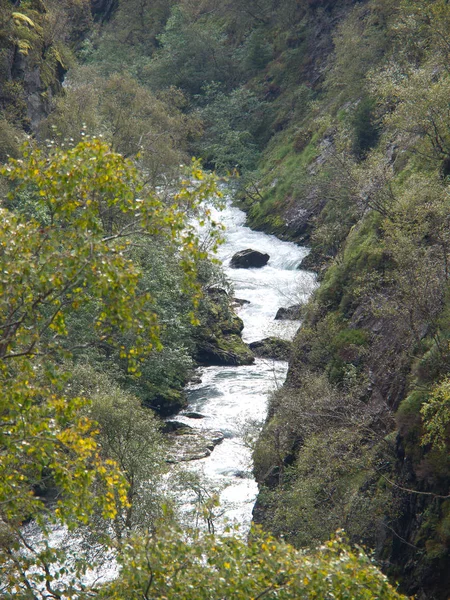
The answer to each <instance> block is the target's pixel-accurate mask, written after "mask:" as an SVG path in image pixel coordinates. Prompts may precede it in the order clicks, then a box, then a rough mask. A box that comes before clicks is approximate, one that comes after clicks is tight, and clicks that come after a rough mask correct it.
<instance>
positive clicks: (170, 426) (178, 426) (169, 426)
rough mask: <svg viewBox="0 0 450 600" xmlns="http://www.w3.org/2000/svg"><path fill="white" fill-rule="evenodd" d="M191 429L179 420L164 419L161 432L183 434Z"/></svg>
mask: <svg viewBox="0 0 450 600" xmlns="http://www.w3.org/2000/svg"><path fill="white" fill-rule="evenodd" d="M191 429H192V427H191V426H190V425H186V423H182V422H181V421H165V422H164V425H163V426H162V430H161V431H162V432H163V433H176V434H184V433H188V432H189V430H191Z"/></svg>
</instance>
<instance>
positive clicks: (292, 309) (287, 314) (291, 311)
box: [275, 304, 302, 321]
mask: <svg viewBox="0 0 450 600" xmlns="http://www.w3.org/2000/svg"><path fill="white" fill-rule="evenodd" d="M301 309H302V307H301V304H294V305H293V306H288V307H287V308H283V307H281V308H279V309H278V311H277V314H276V315H275V320H276V321H299V320H300V318H301Z"/></svg>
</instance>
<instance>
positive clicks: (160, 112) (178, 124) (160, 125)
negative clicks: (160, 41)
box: [39, 68, 200, 185]
mask: <svg viewBox="0 0 450 600" xmlns="http://www.w3.org/2000/svg"><path fill="white" fill-rule="evenodd" d="M184 105H185V100H184V97H183V95H182V94H181V92H179V91H176V90H174V89H171V90H168V91H167V92H166V93H165V94H164V95H160V96H156V95H154V94H152V93H151V92H150V91H149V90H148V89H146V88H144V87H143V86H141V85H140V84H139V83H138V82H137V81H136V80H135V79H134V78H132V77H131V76H130V75H128V74H121V75H119V74H115V75H111V76H110V77H109V78H108V79H104V78H103V77H100V76H99V75H98V74H97V72H96V71H95V70H93V69H91V68H80V69H78V70H75V71H72V75H71V80H69V84H68V86H67V88H66V91H65V95H64V96H63V97H61V98H60V99H59V100H58V102H57V105H56V107H55V110H54V111H53V113H52V114H51V115H50V116H49V117H48V118H47V119H45V120H44V121H43V122H42V123H41V124H40V127H39V131H40V135H41V136H42V137H46V138H50V139H56V140H57V141H58V142H59V143H66V144H67V143H69V144H70V143H77V142H78V141H80V140H81V139H82V138H83V136H84V135H85V133H86V132H88V133H89V134H91V135H102V136H103V137H104V138H105V139H106V140H107V141H108V142H109V143H110V144H111V145H112V147H113V148H114V150H116V151H117V152H120V153H121V154H122V155H124V156H125V157H128V158H132V159H133V160H134V161H135V164H136V166H137V167H138V168H140V170H141V171H142V172H143V173H145V177H146V180H147V181H148V182H149V183H151V184H152V185H157V184H159V185H161V184H162V183H163V182H166V181H167V180H168V179H170V178H172V177H173V176H174V175H175V174H176V175H178V174H179V172H180V163H183V162H186V161H187V153H186V146H187V142H188V140H189V139H191V138H194V137H195V136H197V135H198V132H199V130H200V125H199V122H198V119H196V118H195V117H188V116H186V115H185V114H183V112H182V110H183V108H184Z"/></svg>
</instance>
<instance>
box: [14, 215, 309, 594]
mask: <svg viewBox="0 0 450 600" xmlns="http://www.w3.org/2000/svg"><path fill="white" fill-rule="evenodd" d="M216 218H217V219H220V221H221V222H222V223H223V224H224V225H225V228H226V229H225V243H224V244H223V245H222V246H221V247H220V249H219V251H218V258H219V259H220V260H221V261H222V263H223V266H224V269H225V272H226V275H227V277H228V278H229V280H230V281H231V282H232V283H233V285H234V293H235V296H236V297H238V298H241V299H245V300H248V301H249V303H248V304H245V305H244V306H242V307H241V308H240V309H239V310H238V313H239V316H240V317H241V318H242V319H243V321H244V330H243V339H244V341H246V342H248V343H250V342H252V341H256V340H259V339H262V338H265V337H268V336H277V337H281V338H284V339H291V338H292V337H293V336H294V334H295V332H296V330H297V328H298V326H299V324H300V323H299V322H298V321H275V320H274V317H275V315H276V312H277V310H278V308H280V307H281V306H290V305H292V304H295V303H298V302H299V301H301V300H302V299H305V298H306V297H307V296H308V295H309V293H310V292H311V289H312V288H313V286H314V277H313V276H312V275H311V274H310V273H307V272H305V271H300V270H298V265H299V264H300V262H301V261H302V259H303V258H304V257H305V256H306V254H307V252H308V251H307V249H306V248H301V247H298V246H296V245H295V244H292V243H289V242H282V241H280V240H279V239H278V238H276V237H274V236H271V235H266V234H264V233H259V232H255V231H252V230H251V229H250V228H248V227H246V226H245V214H244V213H243V212H242V211H240V210H239V209H237V208H235V207H233V206H231V204H229V205H227V207H226V208H225V210H224V211H222V212H221V213H220V214H218V215H216ZM245 248H253V249H255V250H259V251H261V252H267V253H268V254H269V255H270V260H269V262H268V264H267V265H266V266H265V267H263V268H261V269H232V268H230V267H229V262H230V259H231V257H232V256H233V254H235V253H236V252H238V251H239V250H244V249H245ZM287 367H288V364H287V362H283V361H272V360H263V359H256V360H255V363H254V364H253V365H250V366H239V367H206V368H203V369H201V371H200V372H199V375H200V377H201V383H199V384H195V385H190V386H189V388H188V390H187V393H188V397H189V408H188V409H187V410H186V411H184V412H185V413H186V412H189V411H195V412H198V413H201V414H202V415H204V418H203V419H201V420H198V419H192V418H189V417H187V416H186V415H185V414H183V413H181V414H180V415H177V417H176V419H177V420H178V421H183V422H184V423H186V424H188V425H190V426H191V427H195V428H200V429H205V430H214V431H221V432H222V433H223V434H224V439H223V441H222V442H221V443H220V444H219V445H218V446H216V447H215V449H214V450H213V451H212V452H211V454H210V455H209V456H208V457H206V458H204V459H201V460H196V461H191V462H189V463H183V465H189V468H192V469H194V470H196V471H200V472H201V473H202V474H203V475H204V477H205V479H206V480H207V481H208V482H209V483H210V485H211V486H212V488H215V489H219V490H220V502H221V508H220V511H219V512H220V518H219V519H218V521H216V522H215V528H216V531H222V530H223V529H224V526H225V525H226V524H229V523H235V524H237V525H239V527H240V529H241V532H242V533H243V534H245V533H246V531H248V528H249V526H250V523H251V518H252V509H253V505H254V503H255V499H256V494H257V491H258V488H257V484H256V481H255V480H254V479H253V475H252V462H251V449H250V447H249V445H248V444H247V443H246V437H247V434H246V432H247V431H248V429H249V425H251V428H253V431H255V429H254V427H255V425H256V428H257V427H261V425H262V423H263V422H264V419H265V417H266V414H267V399H268V395H269V394H270V392H271V391H272V390H274V389H276V388H277V387H278V386H281V385H282V384H283V382H284V380H285V377H286V373H287ZM168 483H169V487H170V481H169V482H168ZM23 533H24V534H25V536H26V537H27V538H28V539H29V541H30V542H31V543H32V544H33V545H35V546H36V547H39V546H40V545H41V542H42V537H41V534H40V532H39V529H38V528H36V525H35V524H34V523H33V522H31V523H29V524H28V525H26V526H25V527H24V529H23ZM49 543H50V545H51V546H56V547H59V548H62V547H64V546H66V547H70V550H71V551H69V553H68V560H71V559H70V554H73V555H74V557H75V556H77V555H78V554H79V553H82V552H83V549H82V548H83V540H82V538H79V537H77V536H75V537H74V536H73V534H70V533H69V532H68V531H67V529H66V528H65V527H55V528H54V529H53V531H52V534H51V535H50V538H49ZM93 550H95V547H94V548H93ZM100 550H101V548H100ZM100 556H101V558H100V559H99V563H98V564H97V565H96V566H95V568H94V569H93V570H91V571H89V572H88V573H87V574H86V576H85V578H84V580H83V583H84V584H85V585H90V584H92V583H93V581H97V582H102V581H103V582H104V581H108V580H111V579H112V578H114V577H115V576H116V575H117V572H118V568H117V564H116V562H115V560H114V558H113V556H111V555H108V556H107V557H105V556H102V552H100ZM37 595H38V596H39V593H38V594H37Z"/></svg>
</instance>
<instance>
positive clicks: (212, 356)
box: [196, 334, 255, 366]
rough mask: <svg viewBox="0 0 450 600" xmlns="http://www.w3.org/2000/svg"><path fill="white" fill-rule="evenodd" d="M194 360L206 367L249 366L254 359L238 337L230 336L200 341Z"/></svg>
mask: <svg viewBox="0 0 450 600" xmlns="http://www.w3.org/2000/svg"><path fill="white" fill-rule="evenodd" d="M196 360H197V361H198V362H199V363H200V364H202V365H208V366H213V365H215V366H231V365H251V364H253V363H254V361H255V357H254V356H253V353H252V351H251V350H250V348H249V347H248V346H247V344H245V343H244V342H243V341H242V340H241V338H240V337H239V335H236V334H231V335H221V336H217V337H211V338H209V339H203V340H201V341H200V342H199V343H198V344H197V352H196Z"/></svg>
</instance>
